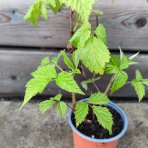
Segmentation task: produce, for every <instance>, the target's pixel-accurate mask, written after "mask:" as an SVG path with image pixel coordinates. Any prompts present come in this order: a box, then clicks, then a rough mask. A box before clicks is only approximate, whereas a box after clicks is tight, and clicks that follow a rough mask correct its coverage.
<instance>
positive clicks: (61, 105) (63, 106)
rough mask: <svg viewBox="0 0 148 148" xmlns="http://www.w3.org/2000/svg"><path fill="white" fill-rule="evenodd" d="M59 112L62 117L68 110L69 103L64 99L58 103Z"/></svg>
mask: <svg viewBox="0 0 148 148" xmlns="http://www.w3.org/2000/svg"><path fill="white" fill-rule="evenodd" d="M57 112H58V114H59V115H60V116H61V117H64V116H65V115H66V112H67V105H66V103H64V102H63V101H61V102H59V103H58V104H57Z"/></svg>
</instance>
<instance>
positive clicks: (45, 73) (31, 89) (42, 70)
mask: <svg viewBox="0 0 148 148" xmlns="http://www.w3.org/2000/svg"><path fill="white" fill-rule="evenodd" d="M56 75H57V74H56V71H55V68H54V66H53V65H46V66H42V67H39V68H38V69H37V70H36V71H35V72H33V73H32V76H33V77H34V78H33V79H31V80H30V81H29V82H28V83H27V85H26V90H25V97H24V101H23V104H22V106H21V108H22V107H23V106H24V105H25V104H27V103H28V102H29V101H30V99H31V98H32V97H33V96H35V95H37V94H38V93H42V92H43V90H44V89H45V87H46V86H47V84H48V83H49V82H50V81H51V80H52V78H55V77H56ZM21 108H20V109H21Z"/></svg>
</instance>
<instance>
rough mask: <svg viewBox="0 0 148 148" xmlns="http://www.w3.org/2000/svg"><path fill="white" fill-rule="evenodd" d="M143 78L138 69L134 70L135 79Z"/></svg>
mask: <svg viewBox="0 0 148 148" xmlns="http://www.w3.org/2000/svg"><path fill="white" fill-rule="evenodd" d="M142 79H143V78H142V75H141V73H140V71H139V70H136V80H137V81H140V80H142Z"/></svg>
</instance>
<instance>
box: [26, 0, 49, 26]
mask: <svg viewBox="0 0 148 148" xmlns="http://www.w3.org/2000/svg"><path fill="white" fill-rule="evenodd" d="M40 16H42V17H43V18H44V19H47V18H48V14H47V10H46V5H45V2H44V0H37V1H36V2H35V3H34V4H33V5H32V6H31V7H30V8H29V10H28V12H27V13H26V15H25V17H24V19H25V21H29V22H30V23H31V24H32V25H37V23H38V20H39V17H40Z"/></svg>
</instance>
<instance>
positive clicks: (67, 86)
mask: <svg viewBox="0 0 148 148" xmlns="http://www.w3.org/2000/svg"><path fill="white" fill-rule="evenodd" d="M55 82H56V84H57V85H58V86H59V87H60V88H62V89H64V90H66V91H68V92H73V93H78V94H84V93H83V91H82V90H81V89H80V88H79V86H78V84H77V83H76V81H75V80H74V78H73V76H72V75H71V74H70V73H68V72H65V71H63V72H61V73H59V74H58V76H57V78H56V80H55Z"/></svg>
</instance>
